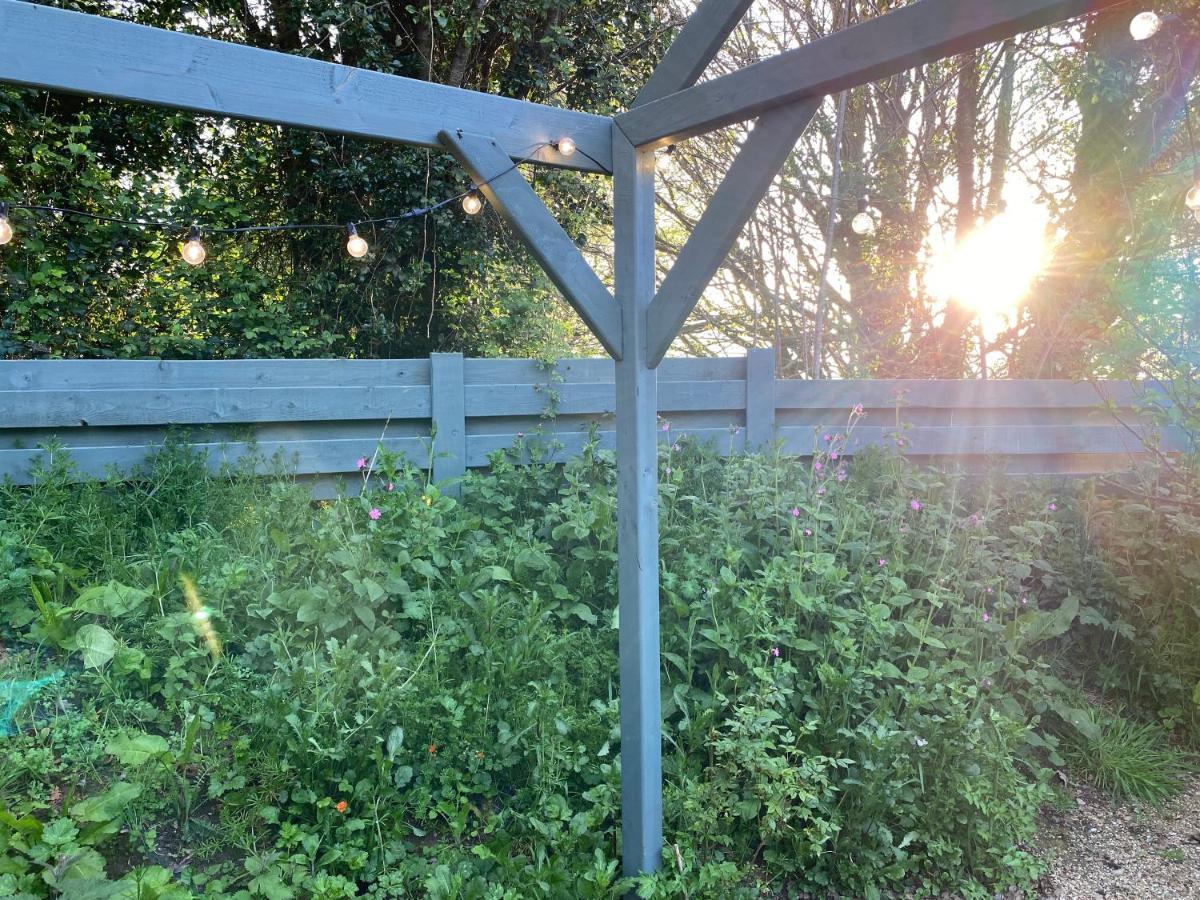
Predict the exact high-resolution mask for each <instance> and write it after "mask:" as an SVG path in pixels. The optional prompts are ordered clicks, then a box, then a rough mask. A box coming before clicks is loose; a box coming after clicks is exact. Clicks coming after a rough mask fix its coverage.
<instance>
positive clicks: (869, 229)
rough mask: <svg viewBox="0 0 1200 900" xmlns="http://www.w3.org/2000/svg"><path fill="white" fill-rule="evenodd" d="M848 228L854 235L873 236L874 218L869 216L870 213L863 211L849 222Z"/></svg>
mask: <svg viewBox="0 0 1200 900" xmlns="http://www.w3.org/2000/svg"><path fill="white" fill-rule="evenodd" d="M850 227H851V229H853V231H854V233H855V234H861V235H868V234H874V233H875V228H876V225H875V217H874V216H873V215H871V213H870V211H868V210H865V209H864V210H863V211H862V212H860V213H859V214H858V215H857V216H855V217H854V218H853V219H851V220H850Z"/></svg>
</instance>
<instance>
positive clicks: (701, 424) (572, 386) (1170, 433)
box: [0, 350, 1188, 493]
mask: <svg viewBox="0 0 1200 900" xmlns="http://www.w3.org/2000/svg"><path fill="white" fill-rule="evenodd" d="M613 371H614V370H613V364H612V362H611V361H609V360H603V359H569V360H562V361H559V362H558V363H556V364H553V365H549V364H543V363H538V362H534V361H531V360H517V359H464V358H463V357H462V356H460V355H459V354H435V355H434V356H433V357H431V358H430V359H428V360H239V361H222V362H161V361H141V360H137V361H118V360H100V361H91V360H61V361H8V362H0V478H9V479H12V480H13V481H15V482H16V483H18V484H22V483H29V482H30V480H31V478H32V474H31V473H32V471H33V469H34V468H35V467H36V466H37V465H38V464H39V463H42V464H44V463H45V462H46V461H47V460H46V455H47V454H48V453H49V452H51V451H50V450H49V449H47V448H50V447H61V448H63V449H64V450H66V451H67V452H68V453H69V454H70V457H71V459H72V461H73V463H74V465H75V467H76V470H77V471H78V472H79V474H80V475H82V476H93V477H104V476H106V475H109V474H115V475H118V476H119V475H124V474H127V473H130V472H132V471H134V470H135V469H136V468H137V467H138V466H139V465H141V464H143V463H144V462H145V461H146V460H147V459H148V458H149V457H151V456H152V455H153V454H154V453H155V451H156V450H157V449H158V448H159V447H161V446H162V444H163V441H164V439H165V438H166V436H167V434H168V433H169V432H175V433H178V434H180V435H182V436H184V437H185V438H186V439H187V440H188V441H189V442H191V443H192V444H193V445H195V446H197V447H199V448H200V449H202V450H204V451H206V452H207V455H208V458H209V461H210V464H211V465H212V466H213V467H214V468H217V467H219V466H221V465H222V464H225V463H235V462H238V461H239V460H242V459H243V458H245V457H247V456H250V457H252V458H255V459H257V460H258V461H259V465H260V468H261V469H262V470H264V471H269V470H273V469H279V468H285V469H287V470H288V471H290V472H294V473H295V474H296V475H299V476H302V477H313V478H317V479H319V480H321V481H322V486H321V493H328V491H329V490H331V489H332V484H331V482H330V479H331V478H335V477H337V476H357V469H356V462H357V460H358V459H359V458H361V457H364V456H366V457H371V456H372V455H373V454H374V453H375V451H376V450H377V448H379V447H383V448H385V449H386V450H388V451H391V452H395V453H398V454H401V455H403V456H404V457H405V458H406V459H407V460H408V461H410V462H412V463H414V464H416V465H418V466H420V467H423V468H431V469H432V470H433V474H434V477H435V478H437V479H439V480H442V479H452V478H455V477H457V476H459V475H461V474H462V473H463V472H464V471H465V470H466V469H468V468H476V467H483V466H486V465H487V464H488V462H489V458H490V457H491V455H492V454H494V453H496V452H497V451H505V450H513V449H514V447H515V448H516V449H515V450H514V452H515V453H516V454H517V457H518V458H524V459H529V458H531V457H536V458H538V459H545V460H550V461H563V460H565V459H567V458H569V457H570V456H572V455H575V454H578V453H579V452H580V451H581V450H582V448H583V447H584V445H585V444H586V443H587V441H588V440H589V439H590V436H591V435H592V434H593V433H594V434H595V435H596V437H597V439H598V441H599V444H600V446H601V447H602V448H608V449H611V448H613V447H614V446H615V438H614V433H613V410H614V399H615V390H614V383H613V381H614V378H613ZM658 382H659V383H658V407H659V410H660V414H661V417H662V430H661V435H662V440H664V441H675V440H677V439H678V438H680V437H682V436H690V437H692V438H695V439H697V440H701V441H705V442H709V443H712V444H713V445H715V447H716V448H717V449H718V450H719V451H720V452H722V453H726V454H728V453H740V452H745V451H746V450H747V449H748V448H764V449H765V448H770V447H778V448H780V449H781V451H782V452H784V453H788V454H793V455H799V456H804V455H809V454H811V453H813V452H814V449H816V448H817V447H819V446H820V445H821V443H822V438H823V435H825V434H831V433H840V432H844V431H845V429H846V425H847V420H848V416H849V411H850V410H851V409H852V408H853V407H855V406H856V405H861V406H862V407H863V410H864V413H865V415H864V416H863V417H862V419H861V420H860V421H859V422H858V424H857V425H856V426H855V428H854V429H853V431H852V433H851V436H850V440H849V446H848V452H850V453H853V452H855V451H857V450H861V449H862V448H864V447H867V446H871V445H879V444H893V445H894V444H897V443H899V445H900V446H901V448H902V450H903V452H904V453H906V454H907V455H910V456H913V457H919V458H923V459H925V460H926V461H929V462H936V461H938V460H942V459H947V458H950V459H955V460H958V461H963V462H966V463H967V464H968V465H971V464H978V463H980V462H981V461H983V460H985V459H990V458H995V462H996V464H999V465H1002V466H1004V467H1005V468H1006V469H1008V470H1009V471H1012V472H1014V473H1032V474H1038V473H1042V474H1083V473H1093V472H1105V471H1112V470H1115V469H1121V468H1126V467H1128V466H1129V465H1130V464H1131V463H1132V462H1133V461H1134V460H1135V459H1136V458H1137V457H1139V456H1143V455H1145V454H1146V453H1148V452H1149V450H1150V448H1154V449H1157V450H1160V451H1164V452H1178V451H1182V450H1186V449H1188V441H1187V438H1186V435H1184V434H1183V433H1182V432H1181V431H1179V430H1177V429H1169V428H1168V429H1163V430H1162V431H1156V430H1154V429H1153V428H1151V427H1150V425H1149V423H1148V421H1147V418H1146V416H1145V413H1144V410H1145V407H1146V403H1147V402H1150V403H1153V402H1155V401H1156V398H1158V397H1160V396H1161V395H1160V394H1157V393H1156V392H1154V391H1149V390H1146V389H1143V388H1141V387H1139V386H1137V385H1133V384H1130V383H1127V382H1099V383H1093V384H1074V383H1070V382H1063V381H995V380H993V381H798V380H780V379H776V378H775V371H774V362H773V355H772V353H771V352H770V351H767V350H753V351H751V352H750V354H749V356H747V357H746V358H729V359H668V360H665V361H664V362H663V363H662V365H661V367H660V368H659V379H658Z"/></svg>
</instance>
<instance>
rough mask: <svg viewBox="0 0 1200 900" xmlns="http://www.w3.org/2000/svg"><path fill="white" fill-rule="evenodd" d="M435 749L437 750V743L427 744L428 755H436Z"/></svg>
mask: <svg viewBox="0 0 1200 900" xmlns="http://www.w3.org/2000/svg"><path fill="white" fill-rule="evenodd" d="M437 750H438V748H437V744H430V745H429V755H430V756H437Z"/></svg>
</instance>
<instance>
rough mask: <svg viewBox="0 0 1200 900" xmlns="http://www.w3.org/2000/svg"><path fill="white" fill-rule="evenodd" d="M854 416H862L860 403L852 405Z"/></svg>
mask: <svg viewBox="0 0 1200 900" xmlns="http://www.w3.org/2000/svg"><path fill="white" fill-rule="evenodd" d="M854 414H855V415H856V416H861V415H862V414H863V405H862V404H861V403H855V404H854Z"/></svg>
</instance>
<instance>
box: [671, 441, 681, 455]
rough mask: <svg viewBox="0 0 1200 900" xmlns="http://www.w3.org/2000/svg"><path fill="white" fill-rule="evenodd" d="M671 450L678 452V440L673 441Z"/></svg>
mask: <svg viewBox="0 0 1200 900" xmlns="http://www.w3.org/2000/svg"><path fill="white" fill-rule="evenodd" d="M671 452H673V453H678V452H679V441H676V442H675V443H673V444H672V445H671Z"/></svg>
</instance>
